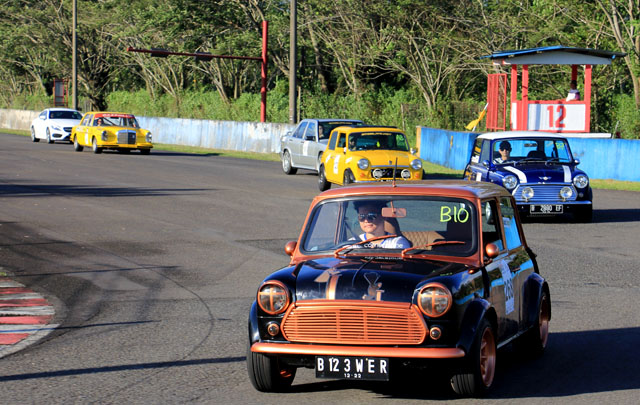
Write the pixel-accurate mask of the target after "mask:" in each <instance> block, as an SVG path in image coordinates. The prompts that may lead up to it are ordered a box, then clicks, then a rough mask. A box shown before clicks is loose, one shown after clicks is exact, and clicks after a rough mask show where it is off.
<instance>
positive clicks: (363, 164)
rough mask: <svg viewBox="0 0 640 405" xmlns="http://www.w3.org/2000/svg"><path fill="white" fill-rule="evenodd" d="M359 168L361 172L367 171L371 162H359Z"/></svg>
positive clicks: (363, 160)
mask: <svg viewBox="0 0 640 405" xmlns="http://www.w3.org/2000/svg"><path fill="white" fill-rule="evenodd" d="M358 168H359V169H360V170H367V169H368V168H369V161H368V160H367V159H360V160H358Z"/></svg>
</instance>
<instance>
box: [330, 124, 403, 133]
mask: <svg viewBox="0 0 640 405" xmlns="http://www.w3.org/2000/svg"><path fill="white" fill-rule="evenodd" d="M338 128H340V130H341V131H344V132H401V133H402V130H400V129H399V128H398V127H385V126H380V125H360V126H357V127H356V126H353V127H352V126H348V125H343V126H340V127H336V128H335V129H334V131H335V130H336V129H338Z"/></svg>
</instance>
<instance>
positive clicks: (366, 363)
mask: <svg viewBox="0 0 640 405" xmlns="http://www.w3.org/2000/svg"><path fill="white" fill-rule="evenodd" d="M316 377H317V378H339V379H343V380H375V381H388V380H389V359H387V358H382V357H343V356H316Z"/></svg>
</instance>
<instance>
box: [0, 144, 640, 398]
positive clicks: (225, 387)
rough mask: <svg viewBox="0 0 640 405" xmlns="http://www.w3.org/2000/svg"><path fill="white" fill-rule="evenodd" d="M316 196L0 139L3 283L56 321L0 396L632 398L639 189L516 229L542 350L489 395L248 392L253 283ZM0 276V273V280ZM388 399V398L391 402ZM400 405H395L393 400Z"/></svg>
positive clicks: (636, 368)
mask: <svg viewBox="0 0 640 405" xmlns="http://www.w3.org/2000/svg"><path fill="white" fill-rule="evenodd" d="M316 194H317V187H316V177H315V175H313V174H312V173H310V172H304V171H301V172H299V174H298V175H295V176H286V175H284V174H283V173H282V170H281V169H280V167H279V164H278V163H274V162H262V161H251V160H240V159H232V158H223V157H219V156H215V155H190V154H181V153H170V152H161V151H153V152H152V153H151V155H150V156H141V155H140V154H139V153H131V154H126V155H125V154H118V153H110V152H105V153H103V154H101V155H94V154H92V153H91V152H90V151H86V150H85V152H82V153H77V152H74V151H73V147H72V146H71V145H69V144H54V145H48V144H47V143H46V142H39V143H31V141H30V139H29V138H26V137H21V136H15V135H6V134H3V135H0V272H4V273H8V274H9V278H10V279H12V280H15V281H16V282H19V283H21V284H24V285H25V286H27V287H28V288H30V289H31V290H33V291H36V292H37V293H39V294H41V295H43V296H44V297H45V298H47V300H48V301H49V302H50V303H51V304H52V305H53V306H54V307H55V310H56V313H55V316H54V319H53V320H52V323H56V324H60V325H59V327H58V328H57V329H55V330H54V331H52V332H51V333H50V334H49V335H47V336H46V337H45V338H44V339H41V340H40V341H38V342H36V343H35V344H32V345H30V346H28V347H25V348H23V349H22V350H20V351H18V352H16V353H13V354H10V355H8V356H5V357H3V358H1V359H0V398H2V400H1V401H2V402H3V403H19V402H20V403H23V402H28V403H68V402H74V403H76V402H77V403H132V404H133V403H212V404H213V403H243V404H247V403H269V404H271V403H277V404H299V403H305V404H326V403H341V404H351V403H354V404H356V403H357V404H360V403H367V404H377V403H394V402H397V403H402V404H405V403H421V404H422V403H425V400H426V402H427V403H428V402H433V403H442V401H443V400H447V401H451V400H455V402H457V403H462V404H475V403H478V402H480V403H505V404H506V403H513V402H514V400H517V401H518V402H519V403H544V404H549V403H554V404H566V403H581V404H583V403H592V404H596V403H597V404H600V403H603V402H605V403H618V404H623V403H629V404H631V403H634V404H635V403H636V402H635V401H636V400H637V398H639V397H640V363H639V362H638V358H640V352H639V349H638V347H639V342H640V315H639V314H638V310H639V309H640V307H639V305H638V302H640V289H639V288H638V287H640V271H639V269H638V266H639V265H640V249H639V246H640V244H639V243H638V239H639V238H640V194H639V193H633V192H618V191H604V190H596V191H595V193H594V194H595V195H594V198H595V205H594V207H595V210H594V222H593V223H591V224H572V223H564V222H556V221H545V222H529V223H526V224H525V233H526V237H527V239H528V241H529V244H530V245H531V246H532V248H533V250H534V251H535V252H536V253H537V254H538V261H539V264H540V266H541V270H542V272H543V275H544V276H545V277H546V278H547V279H548V280H549V283H550V286H551V298H552V303H553V317H552V322H551V328H552V334H551V336H550V343H549V348H548V350H547V352H546V354H545V356H544V357H542V358H541V359H538V360H533V361H531V360H530V361H522V360H520V359H519V358H517V356H516V355H515V354H514V353H513V352H512V351H510V350H509V349H506V350H504V351H502V352H500V353H499V357H498V374H497V381H496V387H495V389H494V391H492V393H491V395H490V396H489V397H488V398H486V399H483V400H480V401H478V400H470V399H456V398H455V397H453V396H452V395H451V394H450V393H449V391H448V390H447V389H446V387H443V386H442V385H440V384H438V383H437V382H435V381H430V380H427V381H425V379H424V378H420V376H415V378H411V377H410V378H408V379H407V380H406V381H404V382H399V383H397V384H379V383H378V384H367V383H347V382H341V381H332V380H316V379H315V377H314V373H313V371H312V370H301V371H300V372H299V373H298V376H297V377H296V380H295V382H294V386H293V390H292V392H291V393H286V394H261V393H258V392H257V391H255V390H254V389H253V387H252V386H251V384H250V382H249V380H248V377H247V372H246V367H245V350H246V340H247V326H246V325H247V316H248V311H249V307H250V304H251V302H252V300H253V297H254V294H255V290H256V288H257V286H258V285H259V283H260V281H261V280H262V279H263V278H264V277H265V276H266V275H267V274H269V273H270V272H271V271H273V270H274V269H277V268H279V267H282V266H284V265H286V264H287V263H288V260H287V256H286V255H285V254H284V252H283V247H284V244H285V243H286V242H287V241H289V240H293V239H296V238H297V237H298V233H299V231H300V226H301V225H302V222H303V220H304V216H305V215H306V212H307V208H308V205H309V203H310V201H311V199H312V198H313V196H315V195H316ZM0 275H1V273H0ZM394 400H395V401H394ZM398 400H399V401H398Z"/></svg>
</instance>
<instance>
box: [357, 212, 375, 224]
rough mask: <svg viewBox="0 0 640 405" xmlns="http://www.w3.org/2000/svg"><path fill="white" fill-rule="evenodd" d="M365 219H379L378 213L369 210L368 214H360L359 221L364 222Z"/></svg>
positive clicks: (371, 220) (370, 220)
mask: <svg viewBox="0 0 640 405" xmlns="http://www.w3.org/2000/svg"><path fill="white" fill-rule="evenodd" d="M365 219H366V220H367V221H369V222H373V221H375V220H376V219H378V214H376V213H375V212H369V213H367V214H358V221H360V222H363V221H364V220H365Z"/></svg>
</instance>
